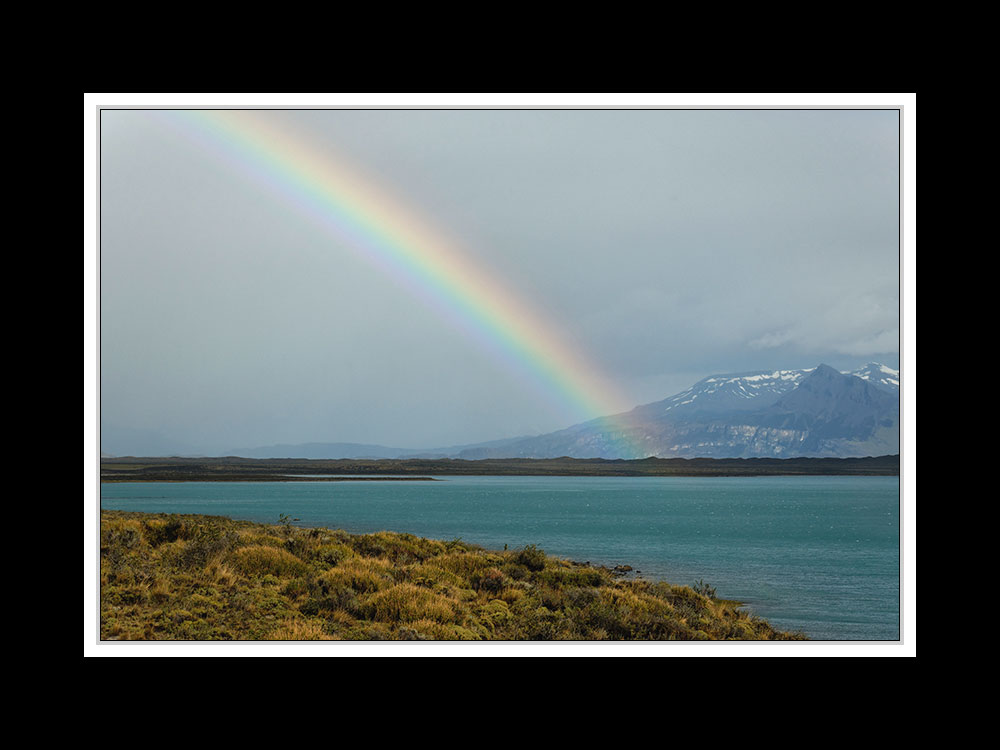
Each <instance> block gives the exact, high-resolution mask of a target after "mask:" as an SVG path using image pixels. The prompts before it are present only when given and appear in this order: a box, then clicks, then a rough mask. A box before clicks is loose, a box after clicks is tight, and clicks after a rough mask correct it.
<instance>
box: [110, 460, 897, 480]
mask: <svg viewBox="0 0 1000 750" xmlns="http://www.w3.org/2000/svg"><path fill="white" fill-rule="evenodd" d="M296 474H298V475H300V476H295V475H296ZM306 475H308V476H306ZM431 475H436V476H570V477H574V476H578V477H584V476H598V477H599V476H610V477H647V476H648V477H657V476H659V477H663V476H676V477H726V476H733V477H748V476H899V456H898V455H893V456H878V457H865V458H644V459H636V460H623V459H615V460H612V459H602V458H586V459H578V458H565V457H564V458H551V459H550V458H542V459H533V458H509V459H506V458H505V459H482V460H477V461H465V460H461V459H372V460H362V459H294V458H239V457H235V456H227V457H221V458H158V457H153V458H143V457H133V456H127V457H122V458H102V459H101V482H303V481H305V482H317V481H335V482H345V481H399V480H406V481H434V476H431Z"/></svg>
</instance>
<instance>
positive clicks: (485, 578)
mask: <svg viewBox="0 0 1000 750" xmlns="http://www.w3.org/2000/svg"><path fill="white" fill-rule="evenodd" d="M506 584H507V579H506V576H504V574H503V571H502V570H500V569H499V568H489V569H487V570H484V571H482V572H477V573H474V574H473V575H472V588H474V589H475V590H476V591H485V592H487V593H489V594H497V593H499V592H501V591H503V588H504V586H505V585H506Z"/></svg>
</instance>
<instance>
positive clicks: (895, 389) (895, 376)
mask: <svg viewBox="0 0 1000 750" xmlns="http://www.w3.org/2000/svg"><path fill="white" fill-rule="evenodd" d="M850 374H851V375H854V376H856V377H859V378H861V379H862V380H867V381H868V382H869V383H871V384H872V385H875V386H878V387H879V388H881V389H882V390H885V391H889V392H890V393H895V394H897V395H898V394H899V370H893V369H892V368H891V367H886V366H885V365H880V364H879V363H878V362H869V363H868V364H867V365H865V366H864V367H859V368H858V369H857V370H854V371H853V372H851V373H850Z"/></svg>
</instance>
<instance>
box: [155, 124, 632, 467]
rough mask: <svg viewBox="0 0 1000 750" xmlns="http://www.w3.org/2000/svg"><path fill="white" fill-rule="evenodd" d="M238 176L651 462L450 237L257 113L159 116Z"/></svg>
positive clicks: (544, 327)
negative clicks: (601, 422) (601, 421)
mask: <svg viewBox="0 0 1000 750" xmlns="http://www.w3.org/2000/svg"><path fill="white" fill-rule="evenodd" d="M155 114H156V116H158V117H160V118H162V119H164V121H166V122H168V123H169V124H170V125H171V126H172V127H174V128H175V129H178V130H180V131H182V132H183V133H184V134H185V135H186V136H187V137H188V138H190V139H192V140H194V141H196V142H197V143H198V144H199V145H200V146H202V147H203V148H205V149H206V150H208V151H210V152H211V153H213V154H215V155H216V156H218V157H220V158H222V159H224V160H225V161H226V162H228V164H229V165H230V166H231V167H233V168H235V169H236V170H237V171H239V172H241V173H243V174H245V175H246V176H248V177H249V178H251V179H253V180H255V181H256V182H258V183H260V184H262V185H264V186H266V187H267V188H268V189H269V190H270V191H272V192H273V193H274V194H276V195H277V196H279V197H280V198H281V199H283V200H284V201H286V202H287V203H289V204H291V205H292V206H294V207H295V209H297V210H298V211H300V212H301V213H303V214H305V215H306V216H307V217H308V218H309V219H310V220H311V221H313V222H314V223H316V224H317V225H318V226H319V227H320V228H321V229H323V230H324V231H326V232H328V233H330V234H331V235H333V236H335V237H337V238H339V239H341V240H343V241H344V243H345V244H346V245H347V246H348V247H350V248H351V249H352V250H353V251H355V252H357V253H359V254H360V255H361V256H362V257H363V258H364V259H365V260H366V261H367V262H369V263H372V264H374V265H375V266H377V267H378V268H379V269H380V270H381V271H382V272H384V273H385V274H387V275H388V276H390V277H392V278H393V279H395V280H396V281H397V282H398V283H400V284H403V285H404V286H405V287H406V288H408V289H409V290H410V291H411V292H412V293H413V294H414V295H416V296H417V297H419V298H421V299H422V300H423V301H424V302H425V303H427V304H429V305H430V306H432V307H433V308H434V309H435V310H437V311H438V313H439V314H440V315H441V316H442V317H443V318H445V319H447V320H448V321H449V322H450V324H451V325H453V326H455V327H456V328H458V329H459V330H461V331H463V332H464V333H465V334H466V335H467V336H469V337H470V338H471V339H473V340H474V341H475V342H476V343H477V344H478V345H479V346H481V347H482V348H484V349H485V350H487V351H488V352H489V353H490V354H491V355H492V356H493V357H495V358H496V359H498V360H499V361H502V362H503V363H504V365H505V366H506V367H507V368H508V369H509V370H511V371H513V372H514V373H516V374H518V375H519V376H521V377H525V378H527V379H528V380H529V381H530V382H532V383H533V384H534V386H535V387H536V388H540V389H542V391H543V392H544V393H545V395H546V397H547V398H548V399H549V400H552V399H556V400H557V401H558V402H560V403H561V405H562V408H563V409H565V410H566V413H567V415H572V416H573V417H574V418H576V419H578V420H579V421H581V422H582V421H586V420H589V419H593V418H596V417H603V416H608V415H615V414H619V415H620V416H619V417H616V418H615V419H612V420H610V422H609V425H608V426H609V427H611V428H612V432H613V434H614V435H615V436H616V437H615V438H613V442H614V443H615V444H616V447H617V448H618V450H617V451H616V452H618V453H619V454H620V455H621V456H622V457H633V456H643V455H645V454H644V453H643V452H642V450H641V449H640V448H639V447H638V446H636V445H634V444H632V443H631V442H630V440H629V439H628V434H629V429H628V427H629V425H628V423H627V420H626V418H625V416H624V414H621V413H622V412H624V411H625V409H626V408H627V407H628V405H629V401H628V400H627V399H626V398H625V397H624V396H623V394H621V393H620V392H619V391H618V390H617V389H616V388H615V387H614V385H613V384H612V383H611V382H610V381H609V380H608V379H607V378H605V377H603V376H602V375H601V374H600V373H599V371H598V369H597V368H595V367H594V366H593V364H591V363H590V362H588V361H587V360H586V359H585V358H584V357H583V356H582V355H581V354H580V353H579V352H577V351H575V350H573V349H572V348H571V347H570V346H569V345H568V344H567V341H568V339H567V337H566V336H565V335H562V334H561V333H560V332H559V330H558V327H557V326H555V325H554V324H553V323H552V322H551V321H548V320H546V319H545V317H544V316H542V315H540V314H539V313H538V311H537V310H535V309H533V308H532V306H531V305H530V304H529V303H528V302H527V301H526V300H524V299H520V298H518V297H516V296H515V295H514V294H513V293H512V292H511V291H510V290H509V289H505V288H502V287H501V286H500V285H499V284H498V283H497V282H496V281H495V279H494V278H493V277H492V275H491V274H490V273H488V272H487V271H486V270H485V269H484V268H482V267H480V266H478V265H476V264H475V263H473V262H472V259H471V258H470V256H469V254H468V253H463V252H461V250H460V249H459V248H458V247H456V245H455V243H454V242H452V241H451V240H450V239H449V238H448V237H446V236H444V235H443V234H442V233H441V232H440V231H439V230H437V229H435V228H433V227H431V226H429V225H428V223H427V222H426V221H425V220H423V218H422V217H419V216H416V215H415V214H414V213H413V211H412V210H411V209H410V208H409V207H408V206H406V205H404V204H403V203H402V202H400V201H399V200H397V199H396V198H395V197H394V196H393V195H391V194H390V193H389V191H387V190H386V189H385V188H383V187H381V186H378V185H376V184H374V182H373V181H372V180H370V179H367V178H366V177H364V176H363V175H362V174H360V173H359V172H358V171H357V170H356V169H355V168H353V167H352V166H350V165H348V164H347V163H346V162H345V161H344V160H343V158H341V157H338V156H337V155H336V154H334V153H332V152H331V150H330V148H329V146H327V145H326V144H324V145H323V146H322V147H320V146H319V145H318V144H314V143H311V142H310V141H309V140H308V139H307V138H306V137H305V136H304V135H302V134H300V133H297V132H294V131H293V130H290V129H289V127H288V124H287V123H285V122H282V123H280V127H279V126H278V123H277V122H276V121H275V118H274V117H273V116H270V117H269V116H267V115H266V114H265V113H263V112H258V111H255V110H158V111H156V112H155Z"/></svg>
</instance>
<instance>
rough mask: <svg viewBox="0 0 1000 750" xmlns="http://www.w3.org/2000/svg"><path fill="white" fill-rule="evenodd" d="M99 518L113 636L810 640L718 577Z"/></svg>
mask: <svg viewBox="0 0 1000 750" xmlns="http://www.w3.org/2000/svg"><path fill="white" fill-rule="evenodd" d="M280 520H281V523H278V524H276V525H262V524H255V523H249V522H243V521H233V520H230V519H227V518H221V517H216V516H190V515H184V516H178V515H163V514H146V513H126V512H122V511H102V513H101V638H102V639H104V640H111V639H114V640H153V639H155V640H440V641H443V640H508V641H529V640H530V641H537V640H557V639H558V640H576V641H589V640H724V639H725V640H729V639H738V640H803V639H804V636H802V635H801V634H791V633H782V632H779V631H776V630H774V629H773V628H772V627H771V626H770V625H769V624H768V623H767V622H765V621H763V620H761V619H759V618H757V617H754V616H752V615H749V614H747V613H745V612H742V611H740V610H739V608H738V606H739V605H738V603H736V602H727V601H722V600H719V599H716V598H714V592H713V591H712V590H711V589H710V588H709V587H707V586H699V587H698V588H699V591H696V590H694V589H693V588H690V587H687V586H674V585H671V584H669V583H662V582H661V583H653V582H648V581H643V580H637V579H629V578H628V577H627V576H626V575H623V573H622V571H616V570H608V569H606V568H597V567H592V566H589V565H583V564H579V563H574V562H570V561H566V560H561V559H557V558H554V557H550V556H547V555H546V554H545V553H544V552H543V551H542V550H539V549H537V548H535V547H533V546H528V547H525V548H522V549H517V550H504V551H490V550H485V549H482V548H480V547H477V546H475V545H472V544H467V543H465V542H462V541H460V540H454V541H451V542H445V541H434V540H430V539H422V538H418V537H416V536H413V535H410V534H395V533H389V532H380V533H376V534H348V533H347V532H344V531H335V530H330V529H302V528H298V527H295V526H293V525H291V523H290V522H289V519H284V518H283V519H280Z"/></svg>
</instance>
